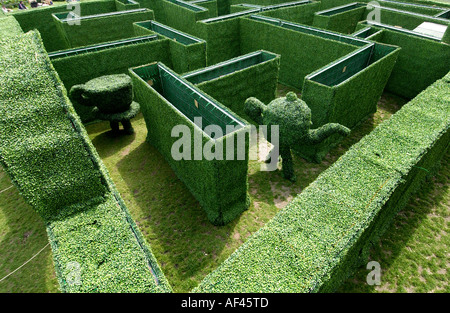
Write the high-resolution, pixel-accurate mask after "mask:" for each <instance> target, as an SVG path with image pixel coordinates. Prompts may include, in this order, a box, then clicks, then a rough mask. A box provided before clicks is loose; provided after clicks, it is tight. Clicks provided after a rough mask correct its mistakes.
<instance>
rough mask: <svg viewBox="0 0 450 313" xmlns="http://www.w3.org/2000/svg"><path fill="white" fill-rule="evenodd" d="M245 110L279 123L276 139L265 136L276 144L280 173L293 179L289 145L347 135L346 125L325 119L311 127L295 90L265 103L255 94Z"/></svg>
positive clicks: (260, 119)
mask: <svg viewBox="0 0 450 313" xmlns="http://www.w3.org/2000/svg"><path fill="white" fill-rule="evenodd" d="M245 112H246V113H247V114H249V115H251V116H253V119H254V121H255V122H262V124H264V125H267V127H268V128H269V129H271V128H272V127H274V126H276V127H279V142H277V143H275V142H272V141H271V137H270V136H267V140H268V141H270V142H271V143H272V144H273V145H277V146H278V147H277V148H278V149H279V152H280V155H281V158H282V161H283V176H284V178H286V179H289V180H292V181H295V180H296V177H295V175H294V168H293V163H292V155H291V148H292V147H294V146H296V145H301V144H302V143H303V144H310V145H316V144H319V143H321V142H322V141H324V140H325V139H327V138H328V137H330V136H332V135H334V134H341V135H343V136H346V135H348V134H349V133H350V130H349V129H348V128H347V127H345V126H342V125H340V124H337V123H328V124H325V125H323V126H321V127H319V128H317V129H314V130H311V129H310V127H311V125H312V122H311V110H310V108H309V107H308V106H307V105H306V103H305V102H304V101H302V100H300V99H298V98H297V95H296V94H295V93H294V92H289V93H288V94H287V95H286V97H282V98H277V99H275V100H273V101H271V102H270V103H269V104H268V105H267V106H266V105H265V104H263V103H262V102H260V101H259V100H257V99H256V98H253V97H252V98H249V99H247V101H246V102H245ZM272 157H277V156H273V155H272Z"/></svg>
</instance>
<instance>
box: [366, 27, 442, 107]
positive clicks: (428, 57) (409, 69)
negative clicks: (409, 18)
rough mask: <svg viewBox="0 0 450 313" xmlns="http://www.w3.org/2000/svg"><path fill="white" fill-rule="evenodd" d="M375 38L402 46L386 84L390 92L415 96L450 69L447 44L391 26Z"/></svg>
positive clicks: (410, 96)
mask: <svg viewBox="0 0 450 313" xmlns="http://www.w3.org/2000/svg"><path fill="white" fill-rule="evenodd" d="M374 28H375V29H381V28H378V27H374ZM376 40H377V41H378V42H381V43H385V44H390V45H396V46H399V47H401V48H402V50H401V52H400V54H399V56H398V60H397V63H396V65H395V67H394V70H393V71H392V74H391V77H390V78H389V81H388V83H387V85H386V90H387V91H389V92H392V93H395V94H397V95H400V96H403V97H406V98H414V97H415V96H416V95H417V94H418V93H420V92H421V91H422V90H424V89H425V88H427V86H429V85H430V84H432V83H433V82H434V81H436V80H437V79H439V77H442V76H443V75H445V73H447V72H448V70H449V69H450V45H448V44H445V43H440V42H438V41H434V40H429V39H425V38H421V37H418V36H414V35H410V34H405V33H402V32H399V31H393V30H388V29H384V30H383V33H382V35H381V36H379V37H378V38H376Z"/></svg>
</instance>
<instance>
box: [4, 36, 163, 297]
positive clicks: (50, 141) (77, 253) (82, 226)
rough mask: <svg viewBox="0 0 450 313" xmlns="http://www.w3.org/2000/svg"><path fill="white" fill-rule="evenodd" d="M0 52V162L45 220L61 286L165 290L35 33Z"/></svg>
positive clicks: (67, 288) (69, 288)
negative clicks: (77, 276) (0, 60)
mask: <svg viewBox="0 0 450 313" xmlns="http://www.w3.org/2000/svg"><path fill="white" fill-rule="evenodd" d="M0 54H1V55H2V62H0V67H1V69H0V76H1V80H2V82H4V83H3V84H2V86H1V89H0V116H1V118H0V136H1V140H0V160H1V164H2V166H3V168H4V169H5V170H6V171H7V172H8V174H9V176H10V177H11V179H12V181H13V183H14V184H15V185H16V186H17V188H18V189H19V191H20V193H21V194H22V195H23V196H24V198H25V199H26V200H27V202H28V203H30V204H31V205H32V206H33V207H34V209H35V210H36V211H37V212H38V213H39V214H40V215H41V216H42V218H43V219H44V220H45V222H46V224H47V231H48V234H49V239H50V243H51V245H52V249H53V256H54V263H55V267H56V273H57V277H58V280H59V282H60V286H61V289H62V291H65V292H80V291H83V292H87V291H90V292H107V291H123V292H137V291H139V292H143V291H145V292H162V291H163V292H165V291H170V290H171V288H170V286H169V285H168V283H167V281H166V279H165V278H164V276H163V275H162V273H161V271H160V269H159V266H158V264H157V262H156V260H155V259H154V257H153V255H152V252H151V250H150V248H149V247H148V245H147V244H146V243H145V241H144V240H143V238H142V235H141V234H140V233H139V231H138V230H137V227H136V225H135V224H134V222H133V220H132V219H131V217H130V216H129V213H128V210H127V208H126V206H125V205H124V203H123V201H122V199H121V197H120V195H119V194H118V192H117V190H116V189H115V186H114V184H113V183H112V181H111V180H110V178H109V174H108V172H107V171H106V168H105V167H104V165H103V163H102V162H101V161H100V159H99V156H98V155H97V153H96V151H95V149H94V148H93V146H92V143H91V142H90V141H89V139H88V137H87V134H86V131H85V129H84V128H83V126H82V124H81V121H80V120H79V118H78V116H77V115H76V114H75V111H74V109H73V107H72V105H71V103H70V102H69V100H68V98H67V95H66V92H65V90H64V88H63V87H62V83H61V81H60V80H59V78H58V76H57V75H56V72H55V71H54V69H53V67H52V65H51V63H50V60H49V58H48V56H47V53H46V51H45V50H44V48H43V44H42V41H41V38H40V36H39V34H38V33H37V32H29V33H27V34H25V35H21V36H18V37H14V38H12V39H9V40H6V41H2V42H1V45H0ZM22 58H23V59H22ZM21 61H22V62H21ZM73 262H76V263H75V264H78V265H77V266H76V265H73V264H74V263H73ZM70 264H72V265H70ZM73 266H75V268H74V267H73ZM74 270H80V271H79V272H78V274H79V278H80V280H81V281H78V280H77V279H76V277H75V278H74V277H72V276H71V274H72V273H73V271H74ZM73 279H74V280H73ZM79 283H80V284H81V285H79Z"/></svg>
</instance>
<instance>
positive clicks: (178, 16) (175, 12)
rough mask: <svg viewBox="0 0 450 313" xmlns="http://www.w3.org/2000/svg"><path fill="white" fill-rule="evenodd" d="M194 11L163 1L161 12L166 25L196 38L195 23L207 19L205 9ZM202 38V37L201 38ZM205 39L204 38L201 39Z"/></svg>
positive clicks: (207, 14) (207, 13)
mask: <svg viewBox="0 0 450 313" xmlns="http://www.w3.org/2000/svg"><path fill="white" fill-rule="evenodd" d="M202 9H203V10H195V9H190V8H187V7H183V6H181V5H178V4H176V3H172V2H170V1H166V0H164V1H163V10H164V12H165V23H164V24H166V25H168V26H170V27H173V28H175V29H178V30H181V31H183V32H185V33H188V34H191V35H194V36H198V34H197V32H196V22H197V21H199V20H203V19H206V18H208V17H209V12H208V10H207V9H205V8H202ZM201 38H203V37H201ZM203 39H205V38H203Z"/></svg>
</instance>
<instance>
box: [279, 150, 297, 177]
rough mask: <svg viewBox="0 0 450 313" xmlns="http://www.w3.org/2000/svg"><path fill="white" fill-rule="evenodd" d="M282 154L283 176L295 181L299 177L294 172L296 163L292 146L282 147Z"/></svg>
mask: <svg viewBox="0 0 450 313" xmlns="http://www.w3.org/2000/svg"><path fill="white" fill-rule="evenodd" d="M280 155H281V160H282V171H283V177H284V178H286V179H289V180H290V181H292V182H295V181H296V180H297V178H296V177H295V174H294V164H293V162H292V154H291V148H290V147H285V146H282V147H280Z"/></svg>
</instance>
